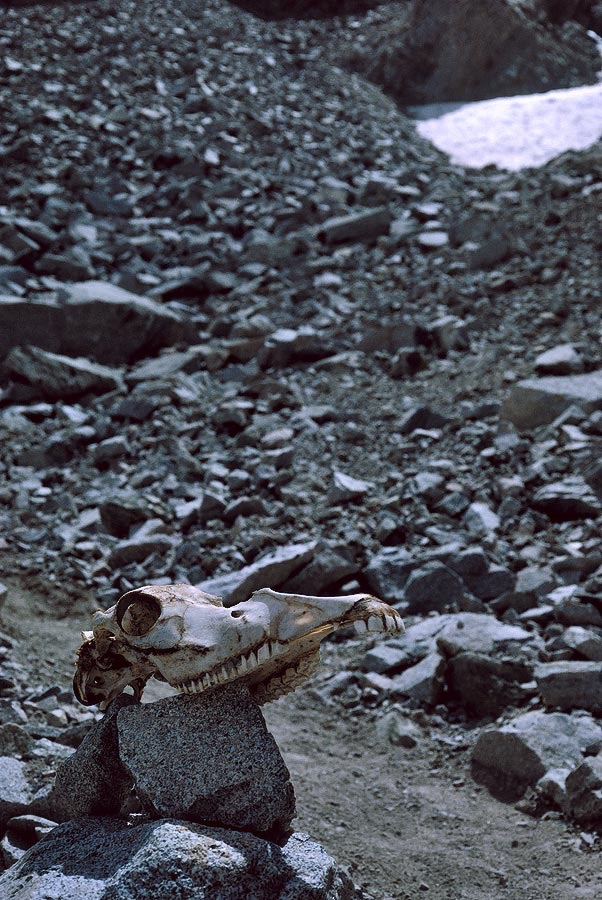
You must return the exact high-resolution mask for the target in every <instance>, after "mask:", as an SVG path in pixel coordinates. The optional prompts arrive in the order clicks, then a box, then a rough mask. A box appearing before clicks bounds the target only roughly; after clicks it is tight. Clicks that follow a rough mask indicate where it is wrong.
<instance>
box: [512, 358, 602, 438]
mask: <svg viewBox="0 0 602 900" xmlns="http://www.w3.org/2000/svg"><path fill="white" fill-rule="evenodd" d="M573 403H575V404H577V405H578V406H580V407H581V409H583V410H585V411H586V412H593V411H594V410H596V409H602V369H599V370H598V371H596V372H589V373H588V374H587V375H565V376H560V375H559V376H553V375H550V376H548V377H546V378H527V379H525V380H524V381H519V382H518V383H517V384H515V385H514V387H513V388H512V390H511V391H510V393H509V395H508V396H507V397H506V399H505V401H504V405H503V406H502V411H501V414H500V415H501V417H502V419H506V420H507V421H509V422H512V423H513V424H514V425H516V427H517V428H518V429H519V430H520V431H529V430H531V429H533V428H537V427H538V426H539V425H548V424H549V423H550V422H553V421H554V419H555V418H556V417H557V416H559V415H560V414H561V413H562V412H564V410H565V409H567V408H568V407H569V406H571V404H573Z"/></svg>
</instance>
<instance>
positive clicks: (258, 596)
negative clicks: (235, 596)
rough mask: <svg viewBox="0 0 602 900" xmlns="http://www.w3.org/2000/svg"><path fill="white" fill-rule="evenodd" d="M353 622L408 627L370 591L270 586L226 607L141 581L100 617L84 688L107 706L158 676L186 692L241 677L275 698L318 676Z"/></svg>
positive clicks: (88, 648) (185, 588) (83, 665)
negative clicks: (332, 645)
mask: <svg viewBox="0 0 602 900" xmlns="http://www.w3.org/2000/svg"><path fill="white" fill-rule="evenodd" d="M181 589H182V590H181ZM353 624H355V626H356V628H357V629H358V630H360V631H362V632H366V631H393V632H395V631H396V632H399V631H401V630H402V629H403V624H402V622H401V618H400V617H399V614H398V613H397V612H396V611H395V610H393V609H391V607H389V606H388V605H387V604H384V603H382V601H380V600H378V599H376V598H374V597H371V596H370V595H367V594H358V595H352V596H346V597H307V596H301V595H291V594H278V593H276V592H275V591H272V590H270V589H267V588H264V589H262V590H260V591H256V592H255V594H253V596H252V597H251V598H250V600H248V601H245V602H243V603H239V604H237V605H236V606H235V607H231V608H229V609H225V608H224V607H223V606H222V605H221V603H220V602H219V600H218V599H217V598H214V597H208V595H204V594H202V592H200V591H196V589H194V588H191V587H190V585H167V586H150V587H146V588H140V589H138V590H136V591H131V592H129V593H128V594H125V595H124V596H123V597H122V598H121V599H120V600H119V602H118V604H116V606H114V607H112V608H111V609H110V610H107V611H106V612H104V613H101V612H99V613H97V614H96V615H95V617H94V626H95V627H94V632H93V635H92V638H91V640H90V639H89V638H88V639H87V640H86V641H85V642H84V645H82V648H81V650H80V655H79V658H78V669H77V672H76V677H75V680H74V690H75V693H76V696H77V697H78V699H79V700H80V701H81V702H82V703H85V704H88V705H89V704H92V703H97V702H99V699H100V701H101V702H103V703H104V704H106V703H108V702H110V701H111V700H112V699H114V697H116V696H117V695H118V694H119V693H121V691H122V690H123V689H124V688H125V686H126V685H128V684H129V685H133V686H134V688H135V690H136V691H137V692H138V693H141V690H142V687H143V685H144V684H145V683H146V681H147V680H148V678H149V677H150V676H151V675H152V674H155V673H156V674H158V675H160V676H161V677H162V678H163V679H164V680H166V681H167V682H168V683H169V684H171V685H172V686H173V687H175V688H176V689H177V690H179V691H181V692H184V693H200V692H202V691H204V690H209V689H212V688H215V687H218V686H220V685H221V684H225V683H228V682H231V681H234V680H239V679H240V680H243V681H245V682H246V683H247V684H249V686H250V687H251V688H252V689H253V690H254V691H255V692H256V693H257V695H258V696H259V695H261V696H264V697H265V698H266V701H267V699H273V694H274V693H276V694H277V695H278V694H281V693H286V692H287V690H288V689H293V688H294V687H296V686H298V684H299V683H301V681H302V680H305V678H307V677H309V674H311V671H312V670H313V669H315V667H316V666H317V663H318V661H319V646H320V643H321V641H322V640H324V638H325V637H327V636H328V635H330V634H332V633H333V632H334V631H336V630H337V629H340V628H343V627H345V626H348V625H353ZM289 684H290V685H292V686H293V687H290V688H287V685H289ZM270 685H271V686H272V687H271V688H270V687H269V686H270Z"/></svg>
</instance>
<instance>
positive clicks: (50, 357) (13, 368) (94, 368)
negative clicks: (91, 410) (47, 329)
mask: <svg viewBox="0 0 602 900" xmlns="http://www.w3.org/2000/svg"><path fill="white" fill-rule="evenodd" d="M4 369H5V370H6V371H7V372H8V373H9V374H10V375H13V376H14V375H16V376H17V377H18V378H19V379H22V380H24V381H26V382H27V383H28V384H29V385H31V386H32V387H33V388H35V389H36V390H37V392H38V393H39V396H40V397H43V398H44V399H46V400H63V399H69V400H73V399H75V398H77V397H82V396H84V395H85V394H105V393H107V392H108V391H113V390H119V389H121V388H123V387H124V384H123V379H122V377H121V372H120V371H119V369H113V368H110V367H109V366H103V365H100V364H99V363H94V362H90V360H88V359H82V358H80V357H71V356H63V355H61V354H59V353H50V352H49V351H47V350H41V349H40V348H38V347H31V346H30V347H15V348H14V349H13V350H11V351H10V353H9V354H8V356H7V357H6V359H5V360H4Z"/></svg>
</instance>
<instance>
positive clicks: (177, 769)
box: [117, 683, 295, 834]
mask: <svg viewBox="0 0 602 900" xmlns="http://www.w3.org/2000/svg"><path fill="white" fill-rule="evenodd" d="M117 728H118V733H119V753H120V757H121V760H122V762H123V764H124V765H125V767H126V768H127V770H128V771H129V772H130V773H131V776H132V778H133V780H134V782H135V785H136V793H137V794H138V797H139V798H140V800H141V802H142V803H143V805H144V807H145V808H146V809H147V810H148V811H149V812H150V813H151V814H152V815H154V816H157V817H162V816H166V817H171V816H173V817H176V818H185V819H190V820H193V821H196V822H207V823H210V824H213V825H216V824H217V825H223V826H226V827H232V828H238V829H241V830H245V831H253V832H256V833H267V832H269V833H272V834H280V833H286V832H288V831H289V830H290V823H291V821H292V819H293V817H294V816H295V794H294V790H293V786H292V784H291V781H290V775H289V772H288V769H287V768H286V765H285V764H284V760H283V759H282V756H281V755H280V751H279V750H278V747H277V745H276V741H275V740H274V738H273V737H272V735H271V734H270V733H269V731H268V730H267V727H266V724H265V720H264V718H263V715H262V713H261V710H260V709H259V706H258V705H257V703H256V702H255V701H254V700H253V699H252V698H251V696H250V694H249V691H248V688H246V687H245V686H244V685H241V684H236V683H233V684H231V685H226V686H224V687H222V688H220V689H218V690H214V691H211V692H209V693H207V694H197V695H192V696H178V697H170V698H168V699H166V700H159V701H157V702H156V703H151V704H142V705H136V706H132V707H130V708H129V709H123V710H122V711H121V712H120V713H119V715H118V719H117Z"/></svg>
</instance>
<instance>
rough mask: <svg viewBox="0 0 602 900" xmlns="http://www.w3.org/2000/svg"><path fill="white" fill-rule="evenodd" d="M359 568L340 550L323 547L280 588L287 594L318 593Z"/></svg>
mask: <svg viewBox="0 0 602 900" xmlns="http://www.w3.org/2000/svg"><path fill="white" fill-rule="evenodd" d="M350 555H351V554H350ZM359 570H360V566H359V564H358V563H356V562H355V561H354V560H353V559H351V558H349V557H348V556H347V555H346V554H344V553H343V552H342V550H341V551H339V550H338V549H337V548H334V547H324V548H323V549H322V550H319V551H318V552H317V553H316V555H315V556H314V558H313V559H312V560H311V561H310V562H309V563H308V564H307V565H306V566H304V567H303V568H302V569H301V571H300V572H297V574H296V575H293V577H292V578H289V579H288V581H286V582H285V583H284V584H283V585H281V588H280V589H281V590H282V591H285V592H287V593H289V594H320V593H321V592H322V591H324V590H326V589H327V588H330V587H334V586H335V585H336V584H338V583H339V582H342V580H343V579H345V578H349V577H350V576H352V575H356V574H357V573H358V572H359Z"/></svg>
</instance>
